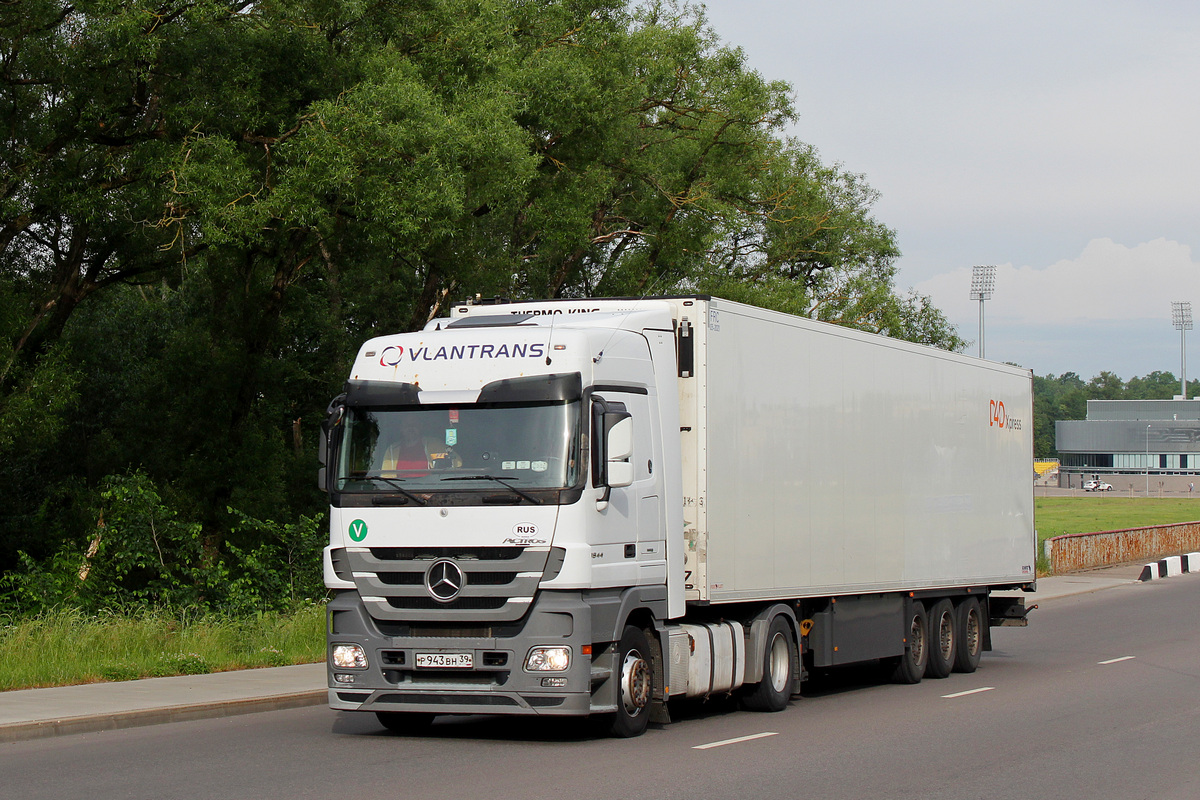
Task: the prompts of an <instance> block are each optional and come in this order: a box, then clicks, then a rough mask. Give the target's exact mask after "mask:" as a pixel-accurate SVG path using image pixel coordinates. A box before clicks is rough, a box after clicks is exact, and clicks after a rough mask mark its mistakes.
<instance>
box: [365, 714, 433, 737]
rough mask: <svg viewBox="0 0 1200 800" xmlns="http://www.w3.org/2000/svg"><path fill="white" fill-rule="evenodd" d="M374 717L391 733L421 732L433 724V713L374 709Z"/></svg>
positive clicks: (411, 733) (409, 733)
mask: <svg viewBox="0 0 1200 800" xmlns="http://www.w3.org/2000/svg"><path fill="white" fill-rule="evenodd" d="M375 717H376V718H377V719H378V720H379V724H380V725H382V726H383V727H385V728H387V729H388V730H389V731H391V732H392V733H403V734H408V735H414V734H418V733H423V732H424V731H427V730H429V726H430V725H432V724H433V714H421V713H417V712H410V711H376V712H375Z"/></svg>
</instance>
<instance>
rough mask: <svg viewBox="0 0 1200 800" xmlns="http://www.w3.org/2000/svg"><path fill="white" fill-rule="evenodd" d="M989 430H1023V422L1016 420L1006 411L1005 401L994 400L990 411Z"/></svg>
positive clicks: (990, 404) (991, 402)
mask: <svg viewBox="0 0 1200 800" xmlns="http://www.w3.org/2000/svg"><path fill="white" fill-rule="evenodd" d="M988 427H989V428H1007V429H1008V430H1010V431H1019V430H1021V420H1019V419H1014V418H1012V417H1010V416H1009V415H1008V412H1007V411H1005V410H1004V401H1003V400H992V401H990V403H989V410H988Z"/></svg>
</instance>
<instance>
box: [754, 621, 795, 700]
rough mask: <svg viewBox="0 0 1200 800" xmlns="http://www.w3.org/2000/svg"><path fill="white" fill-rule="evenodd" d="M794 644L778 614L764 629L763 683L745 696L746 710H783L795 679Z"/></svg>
mask: <svg viewBox="0 0 1200 800" xmlns="http://www.w3.org/2000/svg"><path fill="white" fill-rule="evenodd" d="M795 664H796V642H795V639H793V638H792V626H791V625H789V624H788V622H787V619H786V618H785V617H784V616H783V615H782V614H781V615H779V616H777V617H775V619H773V620H772V621H771V627H770V628H768V629H767V647H766V651H765V652H764V653H763V672H762V675H763V677H762V680H761V681H760V682H759V683H757V684H756V685H755V686H754V687H753V688H752V689H751V690H750V692H749V693H748V694H747V695H746V697H745V702H746V707H747V708H751V709H754V710H755V711H782V710H783V709H785V708H787V704H788V698H790V697H791V696H792V683H793V678H794V676H795Z"/></svg>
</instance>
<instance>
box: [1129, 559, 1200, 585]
mask: <svg viewBox="0 0 1200 800" xmlns="http://www.w3.org/2000/svg"><path fill="white" fill-rule="evenodd" d="M1185 572H1200V553H1184V554H1183V555H1181V556H1167V557H1166V558H1160V559H1159V560H1158V561H1154V562H1151V563H1149V564H1146V565H1145V566H1144V567H1142V574H1141V576H1140V577H1139V578H1138V580H1140V581H1152V580H1157V579H1159V578H1173V577H1175V576H1176V575H1182V574H1184V573H1185Z"/></svg>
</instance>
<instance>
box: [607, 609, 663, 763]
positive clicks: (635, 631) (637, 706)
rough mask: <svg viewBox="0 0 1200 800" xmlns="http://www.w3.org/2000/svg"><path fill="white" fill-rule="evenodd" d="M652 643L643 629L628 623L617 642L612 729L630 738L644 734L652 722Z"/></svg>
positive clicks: (618, 734) (621, 735)
mask: <svg viewBox="0 0 1200 800" xmlns="http://www.w3.org/2000/svg"><path fill="white" fill-rule="evenodd" d="M650 660H651V655H650V642H649V640H648V639H647V638H646V634H645V632H643V631H642V629H641V628H637V627H634V626H633V625H626V626H625V631H624V633H622V634H621V641H620V642H618V643H617V661H616V664H615V665H614V666H615V668H616V670H617V676H616V677H617V680H618V686H617V713H616V714H614V715H613V719H612V725H611V726H610V727H609V732H610V733H612V735H613V736H618V737H620V738H622V739H629V738H632V737H634V736H641V735H642V734H643V733H645V732H646V726H647V725H649V724H650V703H651V702H652V701H653V699H654V670H653V668H652V665H651V663H650Z"/></svg>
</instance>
